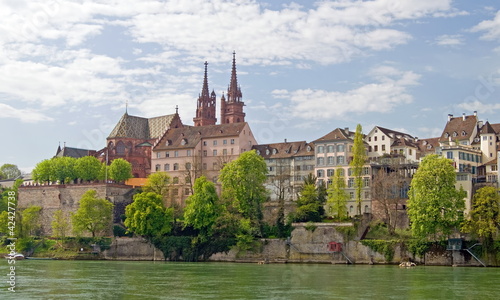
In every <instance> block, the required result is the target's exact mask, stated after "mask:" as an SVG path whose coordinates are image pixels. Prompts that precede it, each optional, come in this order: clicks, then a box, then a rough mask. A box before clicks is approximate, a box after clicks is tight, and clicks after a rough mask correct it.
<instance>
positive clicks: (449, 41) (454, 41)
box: [435, 34, 464, 46]
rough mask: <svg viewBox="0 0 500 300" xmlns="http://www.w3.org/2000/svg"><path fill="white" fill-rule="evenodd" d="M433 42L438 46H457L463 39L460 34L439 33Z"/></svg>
mask: <svg viewBox="0 0 500 300" xmlns="http://www.w3.org/2000/svg"><path fill="white" fill-rule="evenodd" d="M435 43H436V44H437V45H439V46H458V45H462V44H463V43H464V39H463V37H462V36H461V35H459V34H456V35H447V34H444V35H440V36H438V37H437V38H436V40H435Z"/></svg>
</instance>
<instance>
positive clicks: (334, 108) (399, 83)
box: [273, 66, 420, 121]
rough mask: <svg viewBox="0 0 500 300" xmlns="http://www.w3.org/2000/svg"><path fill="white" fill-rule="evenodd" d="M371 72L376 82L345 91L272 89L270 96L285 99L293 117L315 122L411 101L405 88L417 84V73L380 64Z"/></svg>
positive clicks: (384, 108)
mask: <svg viewBox="0 0 500 300" xmlns="http://www.w3.org/2000/svg"><path fill="white" fill-rule="evenodd" d="M370 74H372V76H373V77H374V78H375V79H376V81H377V82H374V83H367V84H364V85H362V86H360V87H358V88H356V89H352V90H349V91H346V92H337V91H325V90H313V89H301V90H295V91H287V90H274V91H273V96H274V97H275V98H278V99H288V100H289V101H290V105H289V107H288V109H289V110H290V111H291V114H292V115H293V116H294V117H298V118H302V119H312V120H316V121H319V120H327V119H330V118H339V119H345V118H346V117H347V116H348V115H349V114H352V113H356V114H365V113H369V112H380V113H386V112H390V111H391V110H392V109H393V108H395V107H396V106H399V105H402V104H408V103H411V102H412V101H413V97H412V96H411V95H410V94H409V93H408V91H407V88H408V87H409V86H412V85H416V84H418V79H419V78H420V75H418V74H415V73H413V72H411V71H406V72H403V71H400V70H397V69H396V68H394V67H391V66H379V67H377V68H374V69H373V70H372V71H371V72H370Z"/></svg>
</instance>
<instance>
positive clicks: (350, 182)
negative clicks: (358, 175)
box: [347, 178, 354, 188]
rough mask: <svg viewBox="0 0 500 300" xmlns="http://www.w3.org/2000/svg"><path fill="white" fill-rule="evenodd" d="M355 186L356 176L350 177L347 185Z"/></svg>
mask: <svg viewBox="0 0 500 300" xmlns="http://www.w3.org/2000/svg"><path fill="white" fill-rule="evenodd" d="M353 186H354V178H349V179H348V180H347V187H350V188H352V187H353Z"/></svg>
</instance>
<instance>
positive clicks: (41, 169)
mask: <svg viewBox="0 0 500 300" xmlns="http://www.w3.org/2000/svg"><path fill="white" fill-rule="evenodd" d="M31 175H32V176H33V180H34V181H35V182H38V183H44V182H45V183H49V182H51V181H54V180H56V179H55V174H54V170H53V160H52V159H45V160H42V161H41V162H39V163H38V164H36V166H35V168H34V169H33V171H32V172H31Z"/></svg>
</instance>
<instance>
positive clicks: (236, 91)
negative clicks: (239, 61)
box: [227, 51, 242, 102]
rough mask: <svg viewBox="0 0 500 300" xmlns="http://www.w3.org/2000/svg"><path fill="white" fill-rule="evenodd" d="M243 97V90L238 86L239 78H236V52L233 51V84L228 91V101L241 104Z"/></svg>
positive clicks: (231, 83) (230, 84)
mask: <svg viewBox="0 0 500 300" xmlns="http://www.w3.org/2000/svg"><path fill="white" fill-rule="evenodd" d="M241 97H242V95H241V89H240V87H239V86H238V78H237V76H236V52H235V51H233V68H232V70H231V82H230V83H229V87H228V89H227V101H228V102H240V101H241Z"/></svg>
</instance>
